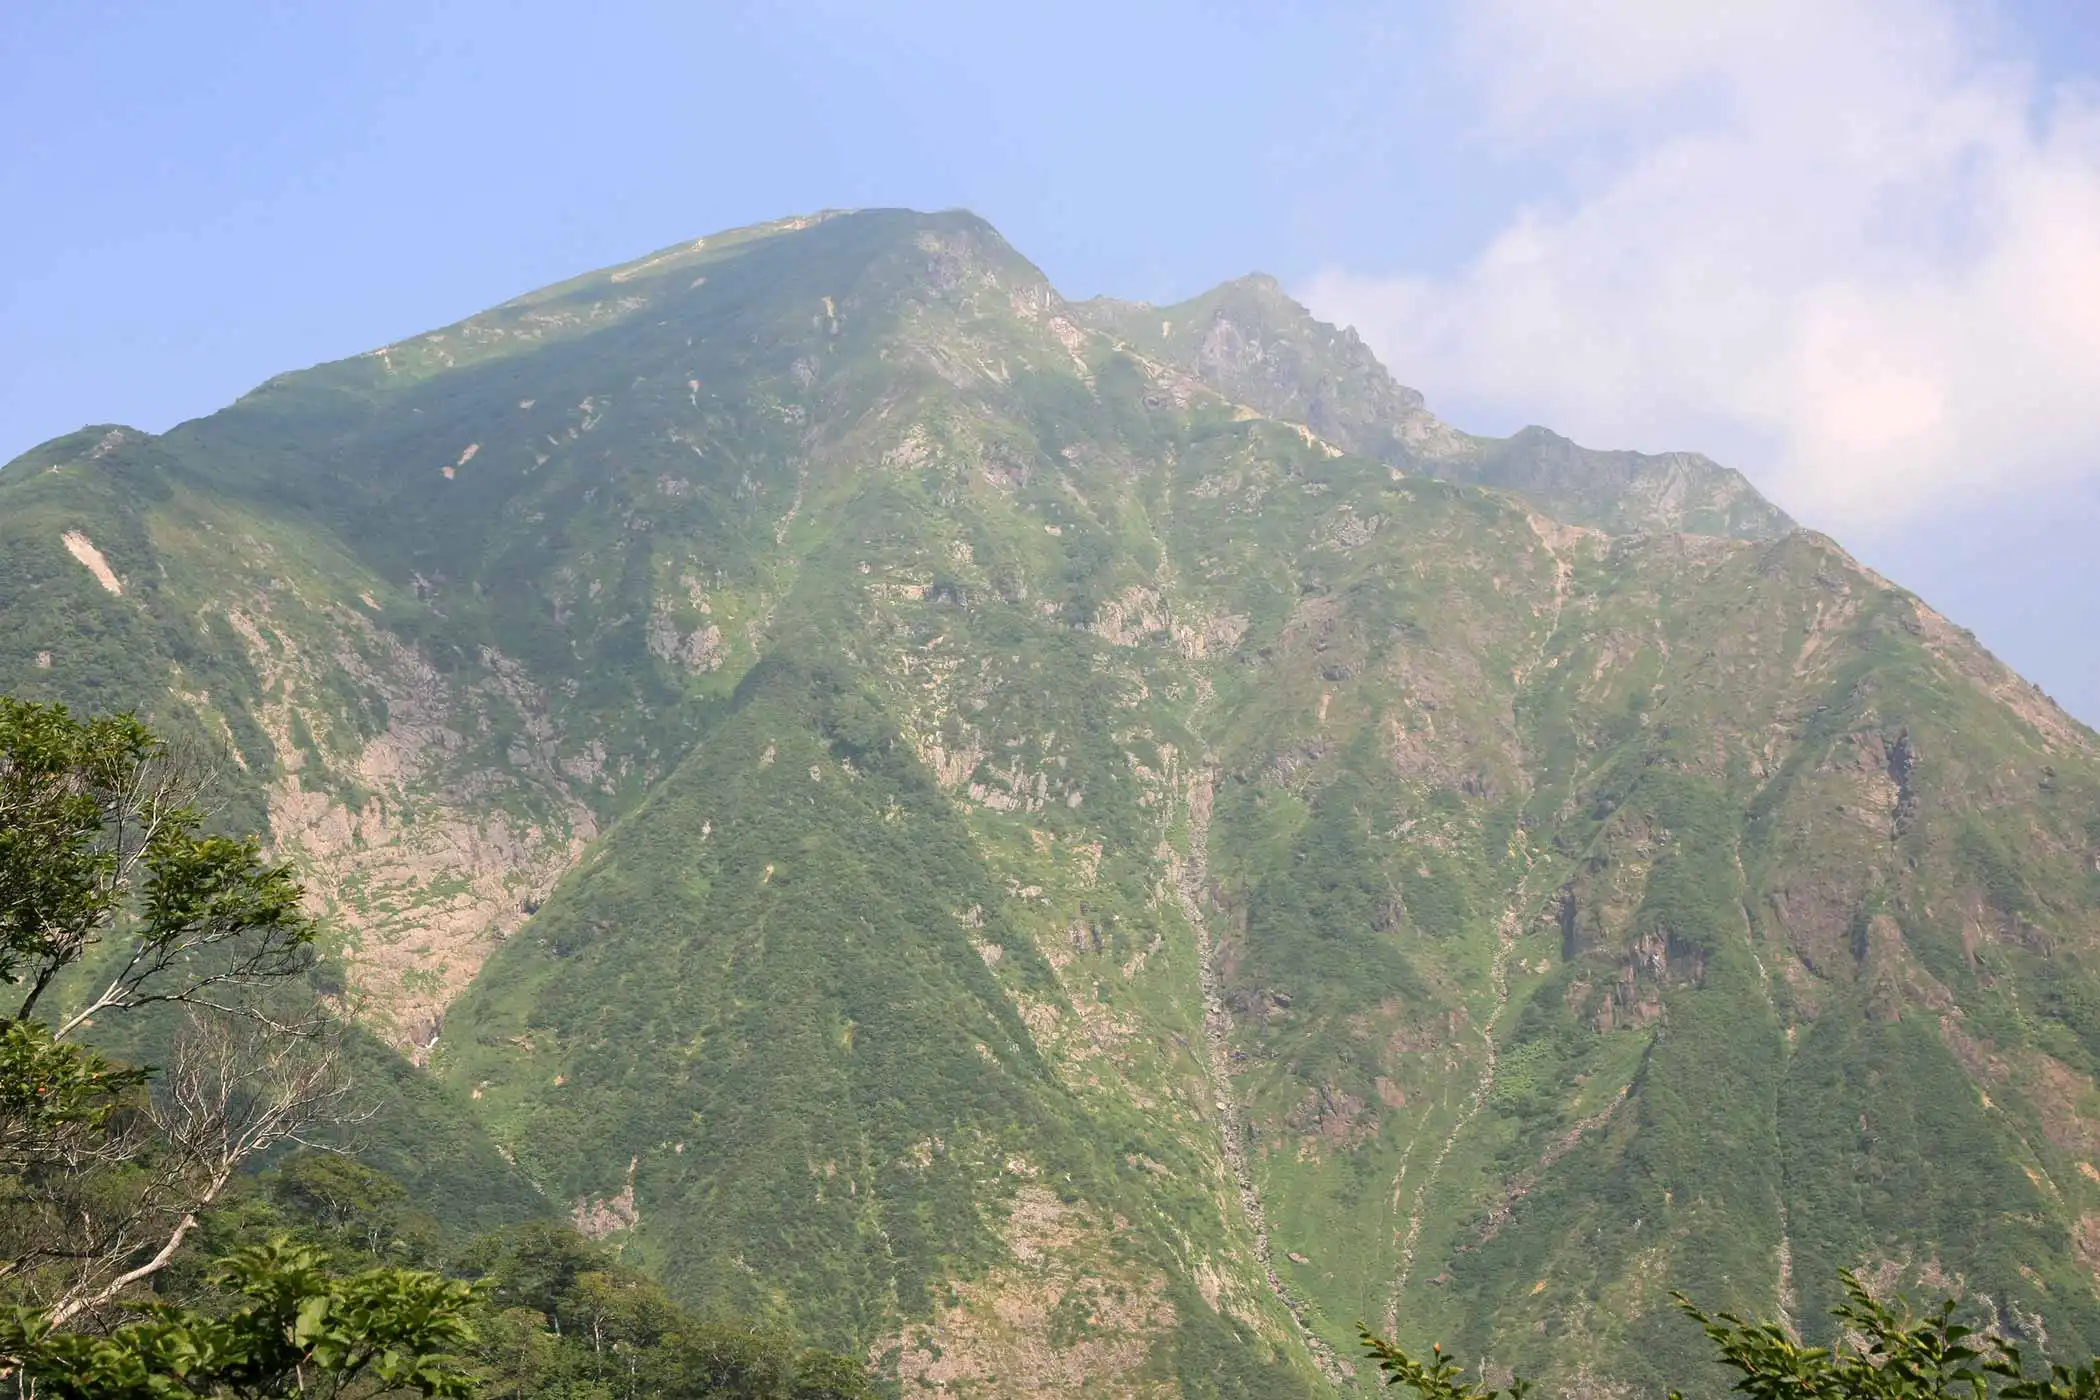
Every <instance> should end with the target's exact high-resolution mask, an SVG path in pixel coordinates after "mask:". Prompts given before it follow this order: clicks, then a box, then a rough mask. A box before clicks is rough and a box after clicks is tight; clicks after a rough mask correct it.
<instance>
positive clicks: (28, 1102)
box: [0, 696, 348, 1326]
mask: <svg viewBox="0 0 2100 1400" xmlns="http://www.w3.org/2000/svg"><path fill="white" fill-rule="evenodd" d="M211 776H212V775H211V772H210V770H209V768H208V767H207V766H205V765H204V764H201V763H199V762H197V761H196V760H195V758H194V757H193V756H191V755H187V754H185V753H182V752H179V751H177V750H175V749H172V748H171V747H170V746H169V745H168V744H166V743H165V742H163V741H162V740H161V739H159V738H158V737H156V736H155V735H154V734H153V732H152V731H151V730H150V729H148V728H147V727H146V726H145V725H143V724H141V723H140V722H139V721H138V720H137V719H135V718H133V717H132V716H130V715H112V716H105V717H101V718H95V719H80V718H76V717H75V716H74V715H72V714H71V713H69V712H68V711H67V710H66V709H65V707H64V706H60V705H36V704H30V703H27V702H23V701H19V700H15V699H12V698H9V697H5V696H0V1301H14V1302H18V1303H27V1304H33V1305H40V1306H42V1307H43V1308H45V1309H47V1310H48V1316H49V1319H50V1321H51V1322H52V1324H53V1325H56V1326H62V1325H64V1324H66V1323H67V1322H69V1321H71V1320H72V1319H74V1318H75V1317H77V1316H79V1315H80V1314H83V1313H87V1312H91V1311H94V1310H96V1309H98V1308H102V1307H104V1306H106V1305H108V1304H111V1303H113V1302H115V1301H116V1300H117V1299H119V1298H120V1297H121V1296H122V1295H123V1294H124V1293H125V1291H126V1290H127V1289H129V1288H132V1287H133V1286H134V1285H136V1284H139V1283H141V1282H143V1281H144V1280H146V1279H149V1278H151V1277H152V1276H154V1275H155V1274H157V1273H158V1272H160V1271H161V1270H162V1269H164V1268H166V1267H167V1265H168V1263H169V1261H170V1260H172V1259H173V1258H174V1257H175V1255H176V1253H177V1251H178V1250H179V1249H180V1248H181V1246H182V1243H183V1241H184V1239H185V1238H186V1237H187V1236H188V1235H189V1233H190V1232H191V1231H192V1230H193V1229H194V1228H195V1226H196V1222H197V1216H198V1212H199V1211H200V1210H201V1209H202V1208H203V1207H205V1206H206V1205H209V1204H210V1203H211V1202H212V1201H214V1200H216V1199H217V1198H218V1197H219V1196H220V1194H221V1193H222V1192H224V1191H225V1189H226V1187H227V1185H228V1183H229V1182H231V1181H232V1180H233V1178H234V1176H235V1174H236V1173H237V1172H238V1170H239V1169H240V1167H241V1166H242V1164H243V1163H245V1162H247V1161H249V1160H251V1159H252V1158H254V1157H255V1155H256V1154H258V1153H261V1152H264V1151H267V1150H268V1149H269V1148H271V1147H273V1146H276V1145H277V1144H279V1143H283V1142H285V1141H287V1140H296V1139H298V1138H299V1137H300V1136H301V1135H302V1134H303V1133H305V1132H306V1131H307V1130H309V1129H310V1128H312V1127H314V1126H316V1125H317V1124H320V1123H323V1122H326V1121H328V1120H330V1119H331V1118H334V1117H337V1116H339V1114H340V1109H341V1105H342V1103H343V1101H344V1096H345V1094H346V1092H347V1087H348V1086H347V1084H346V1082H345V1081H344V1079H343V1076H342V1075H341V1073H340V1072H339V1068H338V1059H337V1056H336V1054H335V1053H334V1049H333V1046H332V1043H331V1042H330V1040H329V1038H328V1037H327V1036H326V1035H325V1034H324V1033H323V1026H324V1024H325V1022H324V1019H323V1018H321V1017H320V1016H318V1015H315V1014H313V1013H312V1011H311V1007H312V1005H313V1002H312V998H311V996H310V995H307V996H303V997H302V996H301V995H300V988H301V986H302V981H303V979H302V974H303V973H304V972H305V971H306V969H307V968H308V966H309V963H310V961H311V957H312V942H313V936H314V929H313V925H312V924H311V922H310V921H309V920H308V919H307V918H306V916H305V915H304V914H303V913H302V912H301V911H300V907H299V900H300V889H299V885H298V883H297V882H296V881H295V880H294V879H293V878H292V875H291V872H290V870H289V869H288V868H287V867H286V866H284V865H282V864H278V863H273V862H271V861H269V860H267V859H266V858H265V857H264V856H263V853H262V849H261V846H260V843H259V842H258V841H256V840H255V839H254V838H252V837H251V838H249V839H246V840H237V839H234V838H231V837H227V836H221V835H215V834H211V833H209V832H208V831H207V830H206V829H205V825H204V823H205V814H204V812H203V811H202V810H201V808H200V805H199V803H200V799H201V797H202V795H203V794H204V792H205V791H206V789H207V787H208V785H209V782H210V779H211ZM141 1014H152V1015H158V1016H160V1017H163V1018H164V1020H162V1021H161V1022H160V1023H159V1024H158V1026H157V1033H156V1035H155V1037H154V1038H156V1039H158V1040H159V1041H160V1042H161V1043H162V1044H164V1045H166V1046H167V1047H168V1050H167V1054H168V1061H169V1062H168V1064H167V1066H166V1068H165V1070H164V1072H160V1073H157V1074H156V1073H152V1072H149V1071H148V1070H145V1069H142V1068H138V1067H133V1066H126V1065H122V1064H119V1063H117V1062H115V1061H114V1060H113V1059H111V1058H110V1057H108V1056H106V1055H105V1054H103V1053H101V1052H99V1051H98V1050H97V1049H96V1048H95V1047H94V1046H92V1045H89V1044H87V1043H84V1041H83V1037H84V1036H85V1034H86V1033H87V1032H89V1031H90V1030H95V1031H96V1032H97V1033H98V1034H101V1033H103V1032H107V1031H110V1030H111V1029H112V1028H113V1023H115V1022H120V1021H121V1020H123V1019H124V1018H132V1017H137V1016H139V1015H141ZM141 1029H142V1028H141V1027H140V1026H138V1025H136V1024H134V1026H133V1027H132V1031H133V1039H135V1040H136V1039H138V1038H139V1035H138V1032H139V1031H140V1030H141Z"/></svg>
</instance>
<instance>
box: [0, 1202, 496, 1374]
mask: <svg viewBox="0 0 2100 1400" xmlns="http://www.w3.org/2000/svg"><path fill="white" fill-rule="evenodd" d="M212 1281H213V1282H214V1283H215V1284H217V1285H219V1286H221V1287H222V1288H225V1289H227V1290H230V1291H231V1293H232V1294H233V1295H234V1297H235V1299H236V1302H235V1304H234V1305H233V1306H232V1307H230V1308H226V1309H224V1310H220V1311H193V1310H189V1309H184V1308H176V1307H169V1306H167V1305H165V1304H148V1305H146V1306H144V1307H143V1308H142V1309H141V1312H142V1313H143V1316H141V1317H140V1318H139V1319H138V1320H137V1321H133V1322H130V1323H127V1324H125V1325H124V1326H121V1327H118V1328H116V1329H114V1330H112V1331H110V1332H108V1333H80V1332H61V1331H59V1330H57V1329H56V1328H55V1327H54V1326H53V1325H52V1322H51V1319H50V1317H49V1315H48V1314H39V1313H36V1312H32V1311H23V1312H18V1313H16V1314H15V1315H14V1316H13V1317H11V1318H0V1356H5V1357H7V1358H8V1359H9V1362H10V1363H11V1364H12V1366H13V1367H15V1368H16V1370H17V1372H18V1374H19V1375H20V1376H21V1377H22V1379H23V1381H24V1382H25V1384H24V1386H23V1389H24V1390H25V1391H27V1392H28V1393H30V1394H34V1395H37V1396H41V1397H48V1400H167V1397H171V1396H211V1397H215V1398H216V1397H225V1400H251V1397H252V1398H253V1400H262V1397H266V1396H290V1395H297V1396H314V1397H321V1398H323V1400H334V1397H345V1398H346V1400H347V1397H350V1396H380V1395H395V1394H415V1395H424V1396H461V1397H463V1396H468V1395H472V1394H473V1393H474V1385H473V1379H472V1376H471V1374H470V1373H469V1372H468V1371H467V1369H466V1367H465V1363H464V1362H462V1361H461V1360H460V1359H459V1358H458V1356H457V1355H456V1354H455V1353H456V1352H457V1351H458V1350H459V1349H460V1348H462V1347H464V1346H466V1345H468V1344H469V1343H471V1342H472V1341H473V1340H474V1334H473V1331H472V1329H471V1328H470V1327H469V1326H468V1325H467V1321H466V1310H467V1305H468V1303H469V1300H470V1298H471V1290H470V1288H469V1287H468V1285H466V1284H464V1283H460V1282H456V1281H454V1280H451V1279H446V1278H443V1277H441V1276H439V1275H437V1274H430V1273H423V1272H420V1271H417V1270H412V1269H397V1268H384V1267H382V1268H372V1269H365V1270H363V1271H361V1272H357V1273H350V1274H344V1273H340V1272H337V1271H336V1269H335V1261H334V1260H333V1259H332V1258H331V1257H330V1256H329V1255H327V1254H326V1253H325V1252H323V1251H321V1250H318V1249H314V1248H311V1247H310V1246H305V1245H297V1244H293V1243H290V1242H289V1241H286V1240H281V1239H280V1240H276V1241H272V1242H271V1243H269V1244H266V1245H261V1246H256V1247H253V1248H249V1249H244V1250H241V1251H239V1252H237V1253H236V1254H234V1255H233V1256H232V1257H231V1258H229V1259H227V1260H226V1261H225V1262H224V1263H223V1264H222V1265H221V1266H220V1268H219V1269H218V1270H217V1272H216V1273H214V1275H213V1276H212Z"/></svg>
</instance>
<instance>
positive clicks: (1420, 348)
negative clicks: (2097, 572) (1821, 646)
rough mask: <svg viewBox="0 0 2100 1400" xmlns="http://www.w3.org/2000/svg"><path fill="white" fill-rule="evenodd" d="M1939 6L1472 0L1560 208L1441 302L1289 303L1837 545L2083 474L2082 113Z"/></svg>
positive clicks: (1435, 388) (1321, 287) (1489, 58)
mask: <svg viewBox="0 0 2100 1400" xmlns="http://www.w3.org/2000/svg"><path fill="white" fill-rule="evenodd" d="M1992 39H1993V36H1992V35H1991V34H1990V33H1989V31H1988V30H1987V29H1985V28H1984V27H1983V26H1982V25H1981V24H1980V23H1979V22H1978V21H1977V18H1976V16H1974V15H1971V14H1967V13H1959V12H1957V11H1956V10H1955V9H1954V8H1952V0H1884V2H1883V3H1873V2H1872V0H1762V2H1761V3H1756V4H1751V3H1745V0H1587V2H1586V3H1582V4H1575V3H1569V0H1493V3H1487V4H1482V5H1479V6H1477V7H1475V8H1473V9H1472V10H1470V11H1469V18H1468V20H1467V21H1466V28H1465V30H1464V33H1463V36H1462V42H1461V45H1460V49H1461V53H1462V55H1463V57H1464V60H1465V62H1466V65H1467V72H1468V73H1469V75H1470V79H1471V81H1472V82H1473V83H1474V85H1475V87H1476V89H1477V93H1478V96H1479V99H1480V102H1481V110H1482V112H1483V113H1484V129H1485V131H1486V132H1487V133H1488V135H1489V136H1490V137H1491V139H1492V140H1493V141H1495V142H1497V143H1501V144H1505V145H1507V146H1508V147H1510V148H1513V149H1515V150H1517V151H1519V152H1521V153H1522V154H1524V155H1525V156H1527V157H1531V158H1540V157H1543V158H1545V159H1547V160H1548V161H1550V162H1552V163H1553V164H1554V165H1555V166H1556V167H1557V168H1558V169H1559V170H1560V172H1561V174H1562V175H1563V177H1564V179H1565V182H1566V184H1567V187H1568V189H1569V191H1570V193H1569V194H1568V196H1567V197H1566V198H1565V200H1564V201H1562V202H1559V203H1556V204H1553V205H1550V206H1538V207H1532V208H1527V209H1525V210H1523V211H1521V212H1520V213H1518V214H1517V215H1516V216H1514V217H1513V218H1512V219H1511V220H1510V222H1509V223H1508V225H1507V226H1506V227H1504V228H1503V229H1502V230H1501V231H1500V232H1499V233H1498V234H1497V235H1496V236H1495V237H1494V238H1493V239H1492V240H1491V241H1490V242H1489V243H1488V244H1487V246H1486V247H1484V248H1483V249H1482V250H1481V251H1480V252H1479V254H1478V255H1477V256H1476V257H1475V258H1474V259H1473V260H1472V261H1471V263H1470V264H1469V265H1467V266H1466V267H1464V268H1463V269H1462V270H1460V271H1459V272H1457V273H1455V274H1454V275H1452V276H1450V277H1448V278H1423V277H1410V276H1397V277H1389V276H1379V275H1368V274H1363V273H1358V272H1352V271H1349V270H1345V269H1333V270H1329V271H1327V272H1324V273H1322V274H1321V275H1320V276H1318V277H1317V278H1315V279H1314V280H1313V282H1312V283H1311V285H1310V286H1308V287H1306V288H1304V289H1303V290H1304V292H1305V295H1306V298H1307V300H1308V301H1309V302H1310V303H1311V304H1312V306H1313V307H1314V308H1315V309H1316V310H1317V311H1319V312H1320V313H1321V314H1322V315H1324V316H1327V317H1329V318H1331V319H1335V320H1340V321H1344V322H1349V323H1353V324H1354V325H1356V326H1357V327H1358V329H1359V330H1360V331H1361V332H1362V333H1363V334H1364V336H1365V338H1366V339H1367V340H1369V341H1370V342H1371V343H1372V345H1373V346H1374V347H1376V348H1377V349H1378V350H1379V351H1380V353H1381V354H1382V355H1383V356H1384V357H1385V358H1386V360H1387V362H1388V364H1390V365H1391V366H1392V367H1393V370H1394V372H1395V374H1396V375H1397V376H1398V377H1399V378H1400V379H1402V380H1403V381H1406V382H1408V383H1412V384H1414V385H1416V386H1417V387H1419V388H1421V389H1422V390H1423V391H1424V392H1425V393H1427V394H1428V395H1429V396H1430V401H1431V403H1432V405H1433V406H1435V405H1440V406H1442V407H1443V408H1444V409H1445V411H1446V412H1447V413H1450V414H1451V415H1452V416H1454V417H1458V418H1460V419H1461V421H1464V415H1465V413H1466V411H1468V410H1471V411H1474V412H1477V413H1481V414H1484V415H1490V416H1496V417H1507V416H1511V415H1522V416H1523V418H1524V419H1526V420H1528V421H1537V422H1545V423H1548V424H1551V425H1552V426H1554V427H1556V428H1559V429H1560V430H1562V431H1564V432H1567V433H1569V434H1570V435H1571V436H1573V437H1575V438H1577V439H1578V440H1581V441H1584V442H1590V443H1594V444H1596V445H1599V446H1637V447H1643V448H1647V449H1650V450H1660V449H1664V448H1675V447H1698V448H1703V449H1705V450H1708V451H1711V452H1714V453H1715V455H1724V454H1725V455H1727V456H1728V457H1729V458H1730V460H1731V461H1732V462H1733V463H1734V464H1735V465H1739V466H1742V467H1744V468H1745V469H1746V470H1749V471H1750V472H1751V473H1752V475H1753V476H1754V477H1756V478H1757V479H1758V480H1759V481H1760V482H1761V483H1763V484H1766V485H1768V486H1769V487H1770V488H1771V489H1772V491H1773V493H1774V494H1775V495H1776V496H1777V497H1778V498H1779V499H1780V500H1781V501H1782V502H1783V503H1784V504H1786V505H1788V506H1789V507H1790V508H1792V509H1795V510H1796V511H1797V512H1798V513H1801V514H1803V515H1804V516H1805V517H1806V518H1808V519H1809V520H1810V521H1812V522H1813V523H1816V524H1819V525H1825V526H1831V527H1838V526H1848V525H1854V526H1860V525H1865V526H1871V525H1886V524H1891V523H1894V522H1896V521H1898V520H1901V519H1904V518H1906V517H1909V516H1912V515H1915V514H1919V513H1923V512H1926V511H1930V510H1932V509H1933V508H1934V507H1936V506H1942V505H1945V504H1948V503H1949V502H1950V501H1952V500H1953V499H1955V498H1957V497H1960V496H1963V495H1965V494H1966V493H1970V492H1974V491H1977V490H1988V491H1997V492H2017V491H2021V490H2024V489H2027V488H2030V487H2033V486H2037V485H2041V484H2044V483H2047V482H2049V481H2051V480H2061V479H2065V478H2069V477H2072V476H2084V475H2092V474H2094V473H2096V472H2100V98H2096V95H2095V93H2094V92H2093V91H2092V90H2090V89H2087V90H2079V89H2073V88H2070V87H2065V86H2061V85H2059V86H2049V85H2045V84H2043V83H2041V82H2040V81H2039V80H2038V79H2037V78H2036V77H2035V75H2034V74H2033V73H2032V72H2031V71H2030V70H2028V69H2026V68H2023V67H2021V66H2019V65H2017V64H2014V63H2011V62H2009V61H2005V60H2004V59H2003V58H2002V57H2000V56H1999V50H1998V49H1997V48H1996V47H1995V46H1994V44H1993V41H1992Z"/></svg>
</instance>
